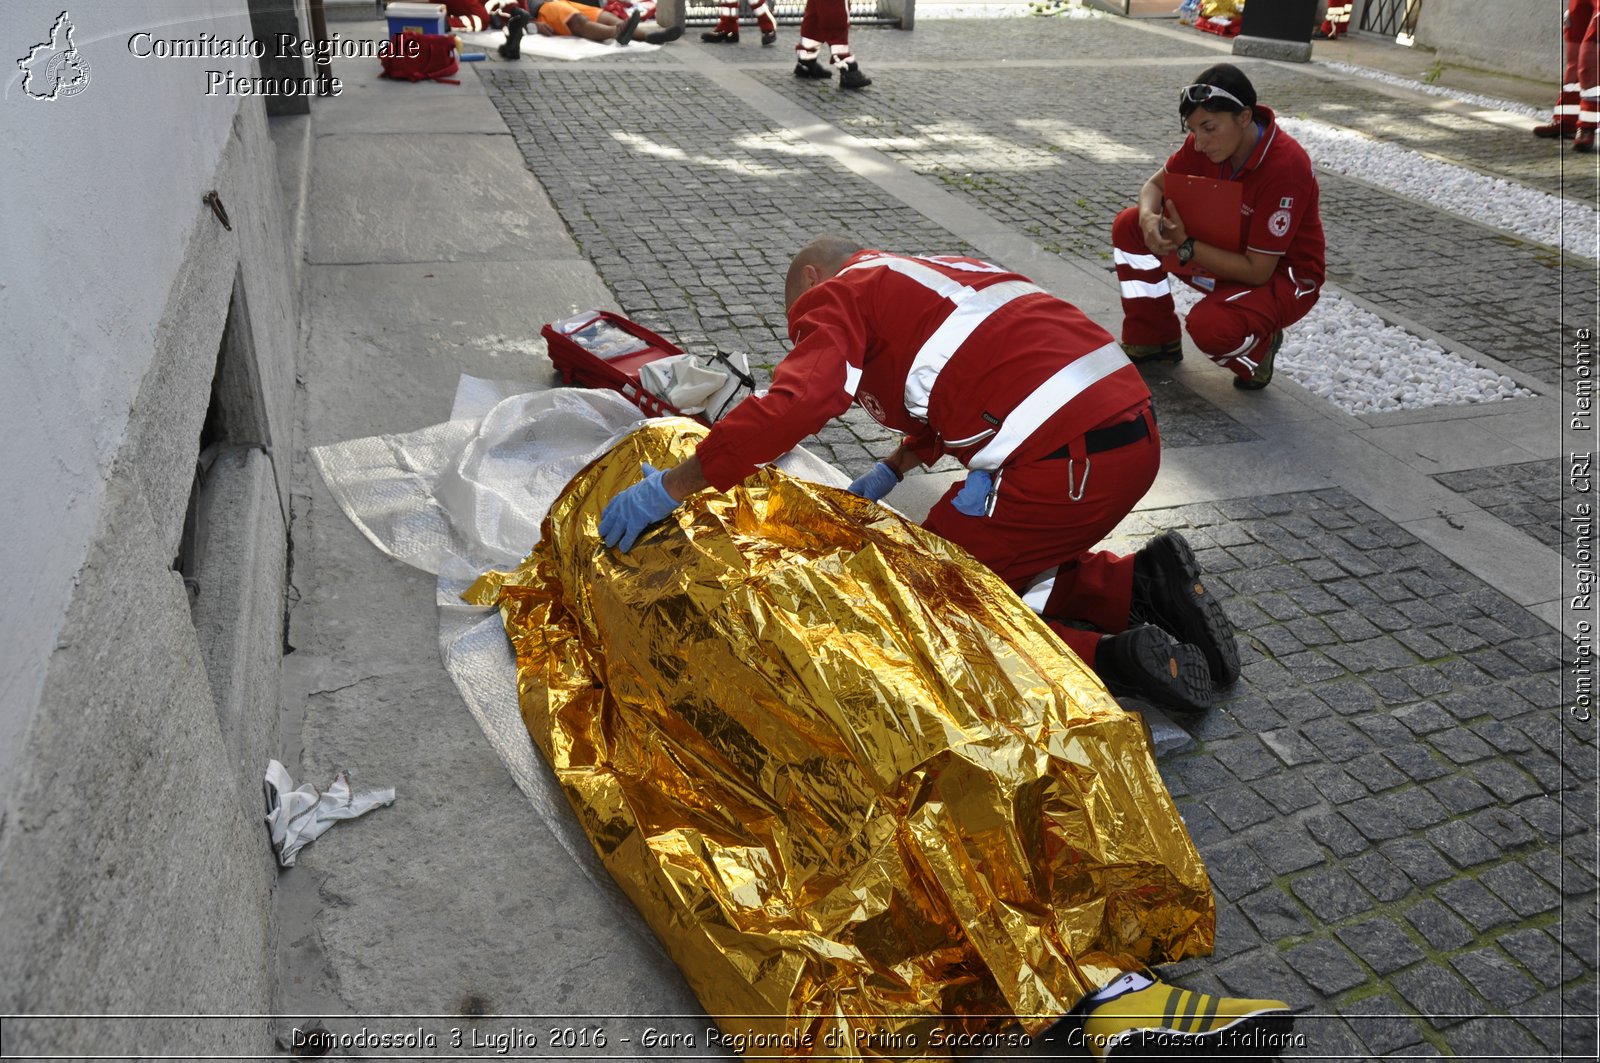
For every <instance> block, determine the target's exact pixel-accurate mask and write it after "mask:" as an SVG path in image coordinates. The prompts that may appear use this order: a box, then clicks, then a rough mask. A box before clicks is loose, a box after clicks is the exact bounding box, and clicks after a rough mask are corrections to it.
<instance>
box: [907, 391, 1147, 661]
mask: <svg viewBox="0 0 1600 1063" xmlns="http://www.w3.org/2000/svg"><path fill="white" fill-rule="evenodd" d="M1125 412H1126V413H1128V414H1131V413H1132V412H1133V411H1125ZM1113 416H1114V417H1115V415H1113ZM1139 416H1141V417H1145V418H1147V419H1148V423H1149V425H1150V434H1149V436H1147V437H1146V438H1144V439H1140V440H1137V441H1136V442H1133V443H1129V444H1127V445H1126V446H1121V447H1117V448H1116V449H1114V450H1107V451H1102V452H1101V453H1098V454H1091V455H1088V456H1087V458H1086V457H1085V456H1084V450H1083V442H1082V440H1081V439H1078V440H1074V441H1073V442H1072V444H1069V449H1071V451H1072V455H1073V456H1072V457H1070V458H1059V457H1058V458H1045V459H1043V460H1040V461H1034V462H1029V463H1027V464H1025V465H1013V466H1010V467H1007V468H1006V469H1004V470H1002V471H1001V473H1000V475H999V477H998V479H997V481H996V485H995V495H994V509H993V512H991V513H990V514H989V515H988V516H986V517H969V516H967V515H966V514H964V513H961V512H958V511H957V510H956V508H955V507H954V506H953V505H951V500H952V499H953V498H955V496H956V493H957V492H958V491H959V490H960V486H961V485H960V484H955V485H953V486H952V487H951V488H950V490H949V491H947V492H946V493H945V495H944V497H943V498H941V499H939V501H938V502H937V503H935V504H934V507H933V509H932V510H931V511H929V513H928V518H927V520H925V521H923V522H922V526H923V527H924V528H926V529H928V530H929V531H931V532H933V533H935V534H936V535H940V536H942V537H944V538H946V539H948V540H950V541H951V542H953V543H955V544H957V545H958V546H961V547H963V548H964V549H965V550H966V551H967V552H968V553H970V554H971V555H972V556H973V557H975V558H977V559H978V560H979V561H981V562H982V563H983V564H985V565H987V566H988V567H989V568H990V569H992V570H993V571H994V572H995V574H996V575H998V576H999V577H1000V578H1001V579H1002V580H1004V581H1005V582H1006V583H1007V584H1008V585H1009V586H1010V587H1011V588H1012V589H1013V590H1015V591H1017V593H1019V594H1022V595H1023V596H1024V597H1023V600H1024V601H1026V602H1027V603H1028V605H1029V606H1030V607H1031V608H1032V609H1033V610H1034V612H1036V613H1039V614H1040V615H1041V616H1043V617H1044V618H1045V619H1046V620H1047V621H1051V624H1050V627H1051V629H1052V630H1054V631H1055V632H1056V633H1057V634H1058V635H1060V636H1061V638H1062V641H1064V642H1065V643H1066V644H1067V645H1068V646H1069V647H1071V648H1072V651H1073V652H1074V653H1076V654H1077V655H1078V656H1079V657H1081V658H1082V659H1083V661H1084V663H1085V664H1087V665H1089V666H1090V667H1091V668H1092V667H1094V650H1095V646H1096V644H1097V643H1098V642H1099V641H1100V636H1101V635H1102V634H1116V633H1117V632H1119V631H1125V630H1127V627H1128V612H1129V610H1130V609H1131V608H1132V606H1133V557H1132V556H1131V555H1129V556H1121V555H1118V554H1113V553H1109V552H1107V551H1103V550H1093V549H1092V547H1093V546H1094V545H1095V544H1096V543H1098V542H1099V541H1100V540H1101V539H1104V538H1105V537H1106V535H1107V534H1109V533H1110V531H1111V529H1112V528H1115V527H1116V526H1117V523H1118V522H1119V521H1121V520H1122V518H1123V517H1126V516H1127V515H1128V513H1129V512H1131V511H1132V509H1133V507H1134V506H1135V505H1136V504H1137V503H1138V501H1139V499H1141V498H1143V497H1144V494H1145V492H1146V491H1148V490H1149V489H1150V485H1151V484H1152V483H1154V482H1155V478H1156V471H1157V470H1158V469H1159V468H1160V466H1161V437H1160V435H1159V433H1157V431H1156V428H1155V418H1154V416H1153V414H1152V413H1151V412H1150V408H1149V405H1148V404H1145V405H1143V406H1142V407H1141V408H1140V411H1139ZM1120 419H1122V420H1126V419H1127V418H1126V417H1122V418H1120ZM1064 622H1078V623H1082V624H1087V625H1089V626H1090V627H1092V628H1094V629H1095V630H1092V631H1086V630H1082V629H1080V628H1076V627H1071V626H1068V623H1064Z"/></svg>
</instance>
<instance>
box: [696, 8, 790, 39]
mask: <svg viewBox="0 0 1600 1063" xmlns="http://www.w3.org/2000/svg"><path fill="white" fill-rule="evenodd" d="M750 13H751V14H752V15H754V16H755V17H756V27H757V28H758V29H760V30H761V47H763V48H770V47H771V46H772V45H774V44H777V43H778V20H777V19H775V18H773V17H772V9H771V8H770V7H768V6H767V0H755V2H754V3H752V4H751V5H750ZM700 39H701V40H702V41H705V42H706V43H707V44H738V43H739V0H717V27H716V29H712V30H707V31H706V32H704V33H702V34H701V35H700Z"/></svg>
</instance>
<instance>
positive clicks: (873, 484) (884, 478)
mask: <svg viewBox="0 0 1600 1063" xmlns="http://www.w3.org/2000/svg"><path fill="white" fill-rule="evenodd" d="M899 482H900V474H899V473H897V472H895V471H894V470H893V469H891V468H890V467H889V465H888V463H887V462H882V461H880V462H878V464H876V465H874V466H873V467H872V468H870V469H868V470H867V472H866V475H864V476H862V477H861V479H859V480H857V481H856V482H855V483H853V484H851V485H850V493H851V494H853V495H860V496H861V497H862V498H865V499H867V500H868V501H869V502H876V501H877V500H878V499H880V498H882V497H883V496H884V495H886V494H888V493H889V492H890V491H893V490H894V487H895V484H897V483H899Z"/></svg>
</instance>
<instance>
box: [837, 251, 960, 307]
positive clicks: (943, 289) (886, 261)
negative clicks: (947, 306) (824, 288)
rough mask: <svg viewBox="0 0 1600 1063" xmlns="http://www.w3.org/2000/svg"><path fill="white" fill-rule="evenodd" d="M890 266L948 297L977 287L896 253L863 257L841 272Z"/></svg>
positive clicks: (954, 296) (952, 297)
mask: <svg viewBox="0 0 1600 1063" xmlns="http://www.w3.org/2000/svg"><path fill="white" fill-rule="evenodd" d="M874 268H888V269H892V270H894V271H895V272H896V273H899V274H901V275H903V276H906V277H910V278H911V279H912V280H914V281H916V282H917V283H918V284H920V285H922V286H923V287H924V288H929V289H931V290H933V291H934V292H936V293H937V294H939V295H942V296H944V297H945V298H946V299H955V298H956V297H957V296H958V295H960V294H961V293H962V292H971V291H974V290H975V289H973V288H969V287H967V286H966V285H965V284H962V283H961V282H960V281H958V280H954V279H952V278H950V277H946V276H945V275H944V274H943V273H940V272H939V271H938V270H936V269H934V268H933V267H932V266H924V265H923V264H922V263H920V262H914V261H912V260H911V259H909V258H899V257H896V256H894V255H880V256H878V257H877V258H868V259H863V260H862V261H860V262H857V263H855V264H853V265H849V266H846V267H845V268H844V269H841V270H840V271H839V272H840V273H849V272H850V271H851V270H856V269H874Z"/></svg>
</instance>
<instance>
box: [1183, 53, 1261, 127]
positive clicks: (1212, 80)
mask: <svg viewBox="0 0 1600 1063" xmlns="http://www.w3.org/2000/svg"><path fill="white" fill-rule="evenodd" d="M1193 84H1195V85H1210V86H1212V87H1214V88H1219V89H1221V90H1222V91H1223V92H1226V93H1228V94H1229V95H1231V96H1234V97H1236V98H1237V99H1238V100H1239V103H1242V104H1244V107H1248V108H1250V110H1251V112H1252V113H1254V111H1255V109H1256V88H1255V86H1254V85H1252V84H1250V79H1249V78H1247V77H1245V76H1244V71H1243V70H1240V69H1239V68H1238V67H1236V66H1234V65H1233V64H1232V63H1218V64H1217V65H1216V66H1213V67H1207V68H1206V69H1205V70H1202V71H1201V72H1200V76H1199V77H1197V78H1195V79H1194V82H1193ZM1244 107H1240V106H1239V104H1236V103H1234V102H1233V100H1230V99H1226V98H1225V97H1221V96H1213V97H1212V98H1211V99H1209V100H1204V101H1202V102H1199V103H1196V102H1194V101H1192V100H1190V99H1189V98H1188V96H1187V95H1184V96H1181V97H1179V99H1178V120H1179V121H1180V122H1186V121H1188V119H1189V116H1190V115H1191V114H1193V113H1194V112H1195V109H1196V108H1199V109H1201V110H1205V111H1213V112H1215V111H1223V112H1226V113H1228V114H1238V113H1241V112H1242V111H1243V110H1244Z"/></svg>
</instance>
